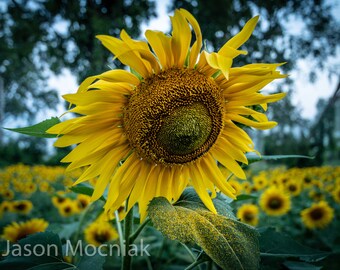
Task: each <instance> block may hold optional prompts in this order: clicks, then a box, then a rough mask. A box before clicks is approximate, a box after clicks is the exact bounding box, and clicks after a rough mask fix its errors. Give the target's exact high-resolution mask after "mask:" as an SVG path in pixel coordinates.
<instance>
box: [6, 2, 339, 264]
mask: <svg viewBox="0 0 340 270" xmlns="http://www.w3.org/2000/svg"><path fill="white" fill-rule="evenodd" d="M46 1H47V0H46ZM46 1H37V5H38V6H39V5H41V6H43V5H44V4H46V3H47V4H46V6H45V8H46V10H44V12H47V10H48V12H50V13H48V12H47V13H48V14H50V15H48V16H47V17H48V19H47V21H48V23H50V21H53V19H51V18H52V17H53V16H52V14H57V13H56V11H57V10H59V9H60V8H61V7H65V8H68V6H67V5H66V2H65V3H60V5H61V6H59V3H58V4H57V6H54V1H47V2H46ZM40 2H41V3H40ZM57 2H58V1H57ZM62 2H63V1H62ZM103 2H105V1H103ZM115 2H116V1H115ZM118 2H119V1H118ZM121 2H122V3H121V5H122V6H123V5H129V4H132V2H133V1H121ZM130 2H131V3H130ZM142 2H144V1H142ZM155 2H156V1H155ZM189 2H190V1H189ZM13 3H14V4H13V5H14V6H13V5H10V4H9V5H7V8H8V7H12V8H13V9H14V10H15V11H16V10H18V12H20V9H17V6H16V5H17V3H16V1H13ZM33 3H34V1H33ZM33 3H32V4H33ZM72 3H73V2H72ZM74 3H77V2H76V1H74ZM89 3H90V4H91V5H93V6H95V5H97V4H98V3H100V4H101V1H79V8H80V13H81V12H86V16H85V17H87V16H91V13H96V12H97V11H98V10H95V9H91V7H90V6H91V5H90V4H89ZM32 4H31V5H32ZM144 4H146V7H145V8H146V9H147V8H152V5H153V4H155V3H149V1H146V2H144ZM149 4H150V6H149ZM196 4H197V3H196ZM84 5H85V6H87V8H85V7H84ZM88 5H89V6H88ZM197 5H198V4H197ZM239 5H240V3H235V6H239ZM18 6H20V5H18ZM180 6H181V5H180ZM134 7H137V5H135V6H134ZM184 7H185V5H183V7H180V8H177V9H175V10H174V12H173V15H172V16H170V20H169V24H171V33H167V32H161V31H158V30H151V29H148V30H146V31H145V33H144V36H143V38H141V39H134V38H133V37H132V35H131V36H130V34H129V33H128V31H127V30H131V31H133V29H134V27H131V26H132V25H133V24H136V23H137V22H138V21H143V20H141V18H140V16H139V15H140V14H139V13H140V12H135V11H134V12H133V13H136V14H137V15H134V16H133V17H130V20H129V19H127V17H126V16H125V15H124V12H125V11H124V10H123V17H122V18H124V19H123V20H122V21H124V23H122V26H123V28H121V29H119V30H118V29H116V30H117V31H112V29H109V28H107V27H106V23H105V22H104V21H101V18H100V16H98V17H96V18H95V19H94V21H95V22H96V23H95V24H94V25H95V26H96V27H94V28H93V29H92V30H93V31H89V33H91V34H93V37H92V36H91V39H92V38H93V39H94V38H96V39H97V41H96V42H97V44H96V45H94V43H92V41H89V43H87V44H86V46H85V47H86V48H94V47H96V46H97V45H98V46H99V45H100V46H102V47H105V48H106V49H107V51H106V53H107V54H110V57H112V56H113V60H112V61H111V62H109V64H110V65H107V67H106V69H105V68H103V66H102V65H104V62H105V60H103V59H106V60H107V57H104V54H102V53H98V52H99V51H101V50H103V51H104V48H101V49H99V47H98V48H97V47H96V48H95V49H93V55H97V56H98V57H97V56H93V55H92V54H91V53H86V52H85V53H84V55H85V57H86V61H83V62H81V64H80V65H79V66H77V65H78V64H76V65H74V63H73V61H78V60H79V59H78V57H77V56H75V55H73V56H72V55H71V56H70V57H68V58H67V57H65V59H64V60H65V61H67V62H69V63H70V64H71V66H72V68H73V69H76V70H77V71H78V72H80V73H79V74H81V76H79V78H81V80H79V81H80V84H79V87H78V90H77V91H76V92H73V93H68V94H64V95H62V97H63V99H64V102H65V105H66V106H64V108H63V112H62V113H61V115H60V116H58V117H51V118H49V119H46V120H43V121H41V122H39V123H37V124H32V121H31V120H32V119H33V118H32V119H30V121H28V122H29V125H30V126H27V127H19V128H4V130H6V132H10V133H11V134H14V133H20V134H21V135H20V136H22V135H29V136H32V137H38V138H40V139H42V138H44V139H47V138H50V139H54V141H53V146H54V147H56V148H58V149H59V148H63V150H60V149H59V150H55V153H58V154H56V157H57V158H56V159H57V163H53V162H52V161H51V160H53V159H50V160H48V158H46V157H41V160H42V161H44V162H45V163H44V162H41V163H42V164H46V165H35V164H38V163H39V162H31V163H30V164H31V165H25V164H23V163H16V162H8V163H6V164H12V165H10V166H7V165H6V166H3V167H2V168H1V170H0V216H1V221H0V252H1V253H0V254H1V257H0V269H6V270H7V269H10V270H26V269H27V270H62V269H65V270H66V269H80V270H97V269H98V270H100V269H104V270H109V269H121V270H131V269H147V270H153V269H155V270H159V269H160V270H162V269H164V270H167V269H168V270H176V269H178V270H179V269H185V270H190V269H198V270H219V269H224V270H252V269H254V270H255V269H263V270H267V269H290V270H300V269H302V270H307V269H308V270H315V269H322V268H324V269H340V263H339V260H337V257H338V255H339V253H340V223H339V215H340V211H339V203H340V167H339V166H337V163H336V162H337V156H336V154H335V151H336V147H337V143H336V141H335V139H334V138H335V135H334V136H333V137H332V136H331V135H332V134H333V133H334V134H335V133H336V132H333V131H334V130H335V127H336V123H335V120H336V119H335V120H334V121H333V122H334V123H333V122H332V123H325V122H322V121H321V120H320V121H321V122H320V121H319V122H320V123H322V124H323V126H322V129H321V131H323V133H318V132H316V131H315V128H314V129H313V128H312V129H311V132H312V133H313V135H315V136H314V137H311V139H310V140H311V142H310V143H309V144H308V147H309V148H310V149H307V148H308V147H307V144H304V145H302V146H299V147H297V148H298V150H299V151H296V153H295V152H293V153H288V154H287V153H285V154H281V153H276V152H275V151H276V150H277V149H279V150H280V151H281V150H282V151H283V150H284V151H285V150H286V149H285V142H284V138H286V137H289V136H287V135H286V133H285V132H286V131H287V130H288V129H292V130H293V131H292V133H298V132H295V131H294V130H295V126H294V125H297V123H298V124H299V125H300V126H301V125H303V124H302V123H304V122H303V121H302V119H298V117H297V116H296V115H295V112H294V111H292V110H291V109H293V108H292V107H293V105H292V104H293V103H291V101H290V100H289V98H290V96H291V92H290V91H289V90H287V89H286V88H285V87H284V85H287V86H288V85H290V84H291V81H290V78H288V77H289V73H288V72H289V70H290V68H291V67H290V65H289V63H287V61H286V59H285V57H286V54H285V53H284V52H281V51H276V52H273V53H272V52H271V51H267V49H265V50H264V51H263V52H265V53H264V54H263V53H262V54H259V51H257V49H258V46H257V45H254V44H253V45H251V44H252V43H248V40H251V39H252V37H257V38H258V39H260V40H261V42H264V43H266V42H267V39H268V38H270V36H269V35H263V36H261V35H259V33H260V32H258V31H264V29H265V28H266V27H267V26H266V24H265V23H264V24H261V25H259V20H260V15H257V14H253V15H251V14H252V13H253V12H248V13H246V15H245V17H244V18H243V19H244V20H243V19H241V20H240V21H238V22H236V24H235V25H230V27H229V28H228V30H230V33H228V34H227V35H225V34H224V32H221V31H217V32H215V37H218V36H220V37H223V38H224V37H228V38H226V39H225V40H224V41H223V43H221V44H220V45H219V48H217V47H216V46H213V43H209V41H206V40H204V36H205V35H207V36H210V35H209V33H206V31H205V30H206V26H205V25H200V24H199V22H198V20H197V19H200V18H196V17H195V16H194V15H193V14H192V13H191V12H189V11H188V10H187V9H185V8H184ZM1 8H2V6H0V10H1ZM28 9H31V10H32V9H33V10H34V9H36V10H40V9H39V8H34V5H33V7H31V6H28ZM238 9H239V10H241V9H242V8H241V7H238ZM259 10H261V9H259ZM12 11H13V10H12ZM109 11H112V13H114V11H113V10H111V8H101V9H100V12H104V13H109ZM44 12H41V13H38V14H37V18H38V19H39V18H41V16H44V14H43V13H44ZM98 12H99V11H98ZM62 13H63V14H66V12H64V11H62ZM14 14H17V13H16V12H14ZM151 14H152V12H151V13H150V16H151ZM287 14H289V12H288V13H287ZM317 14H318V16H319V13H317ZM0 15H1V13H0ZM26 15H27V14H26V13H25V14H23V16H24V17H25V16H26ZM145 16H146V17H148V13H146V14H145ZM233 16H234V14H233ZM16 17H21V16H19V15H18V16H17V15H16ZM57 17H58V16H57ZM113 17H114V19H115V20H116V16H115V15H114V16H113ZM0 20H1V22H5V21H6V20H5V19H3V17H0ZM81 20H82V21H83V18H82V19H81ZM42 21H43V20H42ZM90 21H91V20H89V22H88V23H89V24H91V22H90ZM118 21H119V20H118ZM216 22H217V21H216ZM55 23H58V19H56V20H55ZM64 23H66V24H65V25H70V24H71V22H70V21H68V22H66V21H64ZM68 23H69V24H68ZM210 23H211V22H210V21H209V23H208V24H207V25H208V28H209V27H210V26H209V25H210ZM267 23H268V22H267ZM270 23H271V24H274V23H273V22H270ZM42 24H45V23H42ZM53 24H54V23H53ZM27 25H29V24H27ZM65 25H64V28H65V27H66V28H68V29H67V30H66V32H68V31H72V33H74V38H72V42H73V43H72V42H71V43H67V42H65V43H62V44H61V45H60V46H61V47H62V48H63V49H65V51H67V50H73V49H74V53H75V54H76V53H77V52H76V51H77V49H75V47H74V46H75V45H74V44H76V43H75V40H76V39H75V38H76V37H77V38H78V36H79V32H77V31H76V32H74V31H73V30H74V29H81V28H84V29H87V25H86V26H80V25H79V24H75V25H73V26H72V27H71V26H70V27H68V26H65ZM41 27H43V26H41ZM41 27H40V26H39V27H38V28H37V29H39V32H42V31H40V30H41ZM116 27H117V26H116ZM201 27H202V29H201ZM316 28H317V27H316ZM103 29H104V30H105V29H106V30H105V31H104V30H103ZM256 29H259V30H256ZM8 30H11V26H9V29H8ZM103 31H104V33H103ZM275 31H276V32H278V33H279V32H280V31H278V30H275ZM7 32H8V31H7ZM19 32H20V31H19ZM46 32H48V33H49V29H47V30H46ZM272 33H273V32H272ZM43 34H44V33H43ZM231 34H232V35H231ZM273 34H274V33H273ZM65 35H66V33H64V34H63V33H57V34H56V35H55V39H54V40H53V41H51V43H52V45H51V46H52V47H50V45H48V46H47V45H46V46H43V45H42V44H40V43H39V42H38V43H39V44H38V46H40V47H39V48H40V49H41V51H39V50H37V51H36V53H34V50H33V49H32V50H33V53H34V54H33V56H32V57H31V58H32V59H30V60H29V61H27V62H39V61H38V60H37V59H39V57H41V58H43V59H45V58H49V57H48V55H49V50H52V51H54V50H55V48H56V47H58V46H57V45H56V44H58V40H60V39H62V38H63V37H64V36H65ZM0 36H1V33H0ZM19 36H21V34H20V35H19ZM210 37H211V36H210ZM40 39H41V40H44V38H43V37H40V36H39V38H38V39H37V40H40ZM80 39H81V40H88V38H86V37H85V36H82V37H80ZM212 40H215V38H214V37H212ZM55 41H56V42H55ZM286 41H287V42H288V41H289V42H291V40H289V39H284V38H278V39H276V42H277V43H278V44H279V43H285V42H286ZM289 42H288V43H289ZM10 43H11V42H10ZM12 44H14V43H13V42H12V43H11V44H10V47H11V46H12ZM268 44H274V42H273V41H271V40H270V39H269V40H268ZM253 46H254V48H253V49H252V48H251V47H253ZM279 47H280V46H279ZM244 49H247V50H244ZM293 49H294V50H296V48H293ZM86 50H87V49H86ZM79 51H80V52H82V51H81V50H79ZM320 51H321V50H320ZM248 53H249V54H252V57H251V58H243V57H245V56H246V55H247V54H248ZM99 55H100V56H99ZM268 56H270V57H268ZM82 57H83V56H82ZM59 58H60V57H59V55H58V57H54V58H51V61H52V62H53V63H52V62H51V63H50V65H51V67H54V66H57V68H56V70H57V71H56V72H59V73H60V72H61V71H60V70H61V68H58V62H59V61H58V59H59ZM102 60H103V61H102ZM7 62H8V61H7ZM7 62H6V63H7ZM71 62H72V63H71ZM84 63H91V64H92V63H93V64H94V65H97V66H96V68H95V71H96V73H94V74H88V73H87V72H86V69H87V68H86V67H85V66H83V64H84ZM41 66H42V69H43V70H44V71H45V69H47V68H46V67H45V66H44V64H41ZM75 66H77V67H76V68H75ZM99 67H100V68H99ZM6 68H7V67H0V71H1V70H6ZM91 72H92V71H91ZM32 74H34V72H32ZM44 74H45V73H44V72H42V75H41V76H40V77H39V76H38V77H39V78H43V77H44ZM85 75H86V76H85ZM17 77H20V76H17ZM32 78H35V77H34V76H33V77H32ZM1 79H2V78H1V76H0V90H1V91H0V97H1V96H2V95H3V93H4V91H3V90H2V83H1ZM268 85H270V87H272V89H271V90H270V87H269V88H266V87H267V86H268ZM40 87H42V88H43V86H40ZM19 88H21V86H20V87H17V89H16V90H17V92H16V93H11V95H9V97H10V102H11V104H12V103H15V102H16V101H15V100H16V98H17V96H19V97H20V95H19V94H18V93H19V90H18V89H19ZM273 88H274V89H273ZM339 89H340V84H339V87H338V90H337V91H339ZM268 90H269V91H268ZM46 93H47V92H46ZM46 93H45V94H46ZM25 95H26V93H25ZM50 96H51V97H50V99H48V100H47V99H46V98H44V99H43V100H44V101H45V102H46V103H49V102H50V103H51V104H52V103H53V100H54V98H53V97H52V94H51V95H50ZM14 97H15V98H14ZM56 99H57V98H56ZM334 99H336V93H335V95H334ZM20 102H21V100H20ZM20 102H17V103H18V104H19V103H20ZM272 103H274V106H273V105H272ZM335 103H336V101H335V100H331V101H330V102H329V104H328V105H329V106H330V107H331V106H333V105H334V104H335ZM29 104H33V105H34V106H33V107H35V106H37V107H39V104H35V103H32V102H31V100H30V101H29ZM0 105H1V106H0V113H1V114H0V122H1V119H2V115H3V113H2V112H3V111H4V110H5V105H6V104H4V103H3V102H2V99H1V103H0ZM321 105H322V104H321ZM339 105H340V104H339ZM272 106H273V107H272ZM275 106H281V109H280V110H279V111H280V112H281V113H280V114H277V112H278V110H277V108H279V107H275ZM17 108H19V107H18V106H17ZM272 108H274V109H272ZM275 108H276V109H275ZM338 109H340V107H339V108H338ZM333 110H335V109H334V108H333ZM22 111H24V112H26V114H27V115H29V116H32V115H33V114H34V113H33V111H32V112H31V111H29V108H28V107H27V108H26V111H25V107H23V108H22ZM330 111H331V110H330ZM327 113H328V112H327V110H326V109H325V111H324V113H323V114H322V115H325V114H327ZM331 113H332V111H331ZM288 114H289V115H288ZM290 114H291V115H290ZM277 115H279V117H277ZM286 117H289V119H290V120H292V121H290V120H289V119H288V120H287V121H288V122H289V123H288V122H287V121H286V120H283V121H284V122H285V124H283V125H282V127H281V128H280V129H278V130H279V131H278V132H277V133H269V132H268V133H267V134H271V135H268V136H267V137H264V135H263V134H266V133H262V134H261V135H260V131H263V130H271V129H273V128H274V127H276V126H277V125H278V124H280V123H278V122H280V121H278V122H276V120H277V119H276V118H278V119H280V118H282V119H284V118H286ZM294 117H295V118H296V119H295V120H296V121H295V120H294V119H293V118H294ZM321 118H322V117H321ZM293 120H294V121H295V122H294V121H293ZM300 120H301V121H300ZM290 122H294V123H295V124H294V125H293V124H292V125H291V126H287V125H286V124H287V123H288V124H291V123H290ZM333 126H334V130H331V128H333ZM339 128H340V126H339ZM254 129H257V130H259V132H258V133H256V134H255V135H254ZM326 133H327V136H328V137H325V138H324V137H323V134H326ZM13 136H14V135H13ZM18 136H19V135H18ZM271 136H272V138H270V137H271ZM304 136H305V130H301V135H300V137H301V138H299V139H300V140H301V141H303V140H304ZM14 137H15V136H14ZM264 138H266V139H264ZM280 138H281V139H280ZM261 140H263V141H270V140H273V141H272V142H271V144H272V145H271V144H270V143H269V145H271V146H270V147H269V149H271V152H273V153H275V155H273V154H271V153H270V154H268V149H267V148H268V144H267V148H266V147H265V145H264V146H262V145H261V143H262V142H261ZM276 140H278V141H276ZM280 140H281V141H282V142H281V141H280ZM37 142H38V141H37ZM323 143H328V150H327V151H326V150H325V149H323ZM280 144H281V145H280ZM292 144H294V143H292ZM14 145H16V143H14ZM18 145H19V146H18V148H17V149H19V148H20V147H21V151H22V152H25V151H23V149H24V148H23V147H22V146H26V149H27V152H30V151H32V153H28V154H30V155H28V156H30V158H31V159H30V160H31V161H34V160H36V161H38V160H39V159H35V153H37V154H38V152H39V151H35V150H38V149H34V148H32V149H31V147H30V144H26V143H25V142H24V140H22V141H20V139H19V143H18ZM20 145H21V146H20ZM33 145H34V144H33ZM276 146H280V147H276ZM1 147H2V130H1V132H0V148H1ZM304 147H305V148H304ZM46 148H47V147H46ZM331 148H334V149H331ZM1 149H2V150H1ZM1 149H0V150H1V151H3V149H5V151H6V152H5V153H6V154H7V152H12V154H13V151H12V150H11V147H10V146H9V147H7V146H6V147H5V148H1ZM305 149H306V151H305ZM320 149H321V150H320ZM300 150H301V151H300ZM331 150H332V151H331ZM333 150H335V151H333ZM304 151H305V153H304ZM14 152H15V151H14ZM261 152H262V153H261ZM269 152H270V151H269ZM0 153H1V152H0ZM294 153H295V154H294ZM25 154H26V153H25ZM24 156H25V155H24ZM26 156H27V155H26ZM6 157H7V155H6ZM16 157H17V153H14V160H16ZM326 157H327V158H328V161H329V162H323V159H324V158H326ZM12 158H13V157H12ZM286 159H290V160H291V159H293V160H295V161H296V164H294V166H290V165H289V164H288V163H283V162H282V163H281V164H286V165H285V166H283V167H280V166H281V165H279V164H278V163H272V162H275V161H278V162H281V161H282V160H286ZM314 159H315V163H312V161H311V160H314ZM301 160H302V161H301ZM306 160H307V161H306ZM331 160H332V161H333V163H331V162H330V161H331ZM305 161H306V162H305ZM308 161H310V163H308ZM0 162H2V161H1V160H0ZM5 162H7V161H5ZM49 162H51V163H49ZM258 162H266V163H265V165H264V166H265V167H262V165H261V163H260V165H259V163H258ZM61 163H67V166H65V167H64V166H62V165H61ZM253 163H256V164H253ZM1 164H4V163H0V165H1ZM47 164H58V166H47ZM323 164H334V165H333V166H321V165H323ZM303 165H305V166H303ZM312 165H313V166H314V167H312Z"/></svg>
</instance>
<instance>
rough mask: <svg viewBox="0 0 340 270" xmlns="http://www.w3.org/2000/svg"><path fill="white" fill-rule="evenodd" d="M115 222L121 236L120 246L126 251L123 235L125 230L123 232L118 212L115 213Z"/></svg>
mask: <svg viewBox="0 0 340 270" xmlns="http://www.w3.org/2000/svg"><path fill="white" fill-rule="evenodd" d="M115 222H116V227H117V231H118V235H119V246H120V250H121V251H123V250H124V235H123V230H122V223H121V222H120V219H119V213H118V210H116V211H115Z"/></svg>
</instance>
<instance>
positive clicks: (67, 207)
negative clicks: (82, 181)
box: [57, 198, 79, 217]
mask: <svg viewBox="0 0 340 270" xmlns="http://www.w3.org/2000/svg"><path fill="white" fill-rule="evenodd" d="M57 208H58V211H59V214H60V215H61V216H63V217H69V216H72V215H74V214H78V213H79V207H78V202H77V201H73V200H71V199H69V198H66V200H65V201H64V202H63V203H62V204H60V205H59V206H57Z"/></svg>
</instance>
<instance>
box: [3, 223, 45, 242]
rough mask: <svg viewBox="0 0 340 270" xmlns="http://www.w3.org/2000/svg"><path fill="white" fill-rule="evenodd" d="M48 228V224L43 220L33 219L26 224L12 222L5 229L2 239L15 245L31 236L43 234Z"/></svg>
mask: <svg viewBox="0 0 340 270" xmlns="http://www.w3.org/2000/svg"><path fill="white" fill-rule="evenodd" d="M47 227H48V222H47V221H45V220H44V219H42V218H33V219H31V220H28V221H26V222H19V223H18V222H12V224H10V225H7V226H6V227H5V228H4V231H3V235H2V238H4V239H6V240H9V241H11V242H13V243H15V242H17V241H18V240H20V239H22V238H25V237H26V236H28V235H30V234H34V233H37V232H43V231H45V230H46V228H47Z"/></svg>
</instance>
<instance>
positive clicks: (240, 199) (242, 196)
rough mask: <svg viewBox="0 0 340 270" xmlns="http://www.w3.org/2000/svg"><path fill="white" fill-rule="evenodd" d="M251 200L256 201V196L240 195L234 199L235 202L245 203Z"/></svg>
mask: <svg viewBox="0 0 340 270" xmlns="http://www.w3.org/2000/svg"><path fill="white" fill-rule="evenodd" d="M253 199H257V196H253V195H248V194H241V195H238V196H237V197H236V201H245V200H253Z"/></svg>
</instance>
